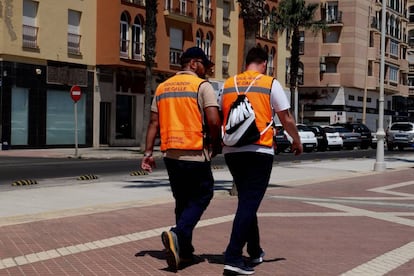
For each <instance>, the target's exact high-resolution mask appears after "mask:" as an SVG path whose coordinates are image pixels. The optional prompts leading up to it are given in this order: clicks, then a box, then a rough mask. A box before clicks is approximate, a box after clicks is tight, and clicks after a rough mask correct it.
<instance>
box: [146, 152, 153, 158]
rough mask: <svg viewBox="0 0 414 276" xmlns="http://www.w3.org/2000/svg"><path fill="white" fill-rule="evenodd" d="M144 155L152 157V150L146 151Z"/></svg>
mask: <svg viewBox="0 0 414 276" xmlns="http://www.w3.org/2000/svg"><path fill="white" fill-rule="evenodd" d="M144 157H152V152H146V153H144Z"/></svg>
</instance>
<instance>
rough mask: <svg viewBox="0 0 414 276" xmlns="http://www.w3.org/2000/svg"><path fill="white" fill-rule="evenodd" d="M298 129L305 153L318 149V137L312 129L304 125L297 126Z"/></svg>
mask: <svg viewBox="0 0 414 276" xmlns="http://www.w3.org/2000/svg"><path fill="white" fill-rule="evenodd" d="M296 127H297V129H298V132H299V136H300V141H301V143H302V146H303V151H304V152H311V151H314V150H315V149H316V148H317V147H318V140H317V139H316V136H315V134H314V133H313V131H312V129H311V128H310V127H308V126H307V125H303V124H297V125H296ZM288 138H289V137H288Z"/></svg>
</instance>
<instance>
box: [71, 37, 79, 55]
mask: <svg viewBox="0 0 414 276" xmlns="http://www.w3.org/2000/svg"><path fill="white" fill-rule="evenodd" d="M80 41H81V36H80V35H78V34H72V33H68V53H69V54H72V55H80V54H81V51H80Z"/></svg>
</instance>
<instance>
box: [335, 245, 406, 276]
mask: <svg viewBox="0 0 414 276" xmlns="http://www.w3.org/2000/svg"><path fill="white" fill-rule="evenodd" d="M412 259H414V241H413V242H410V243H407V244H405V245H403V246H401V247H399V248H396V249H394V250H391V251H389V252H387V253H385V254H382V255H381V256H378V257H376V258H374V259H372V260H370V261H369V262H366V263H364V264H361V265H360V266H357V267H355V268H353V269H351V270H349V271H347V272H345V273H343V274H341V276H361V275H370V276H380V275H385V274H386V273H388V272H390V271H392V270H394V269H396V268H398V267H400V266H402V265H403V264H405V263H407V262H409V261H411V260H412Z"/></svg>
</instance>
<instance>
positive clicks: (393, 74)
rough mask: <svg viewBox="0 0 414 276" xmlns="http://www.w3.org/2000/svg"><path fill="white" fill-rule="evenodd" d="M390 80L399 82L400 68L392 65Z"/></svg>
mask: <svg viewBox="0 0 414 276" xmlns="http://www.w3.org/2000/svg"><path fill="white" fill-rule="evenodd" d="M389 68H390V70H389V71H390V74H389V80H390V82H398V68H396V67H392V66H390V67H389Z"/></svg>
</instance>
